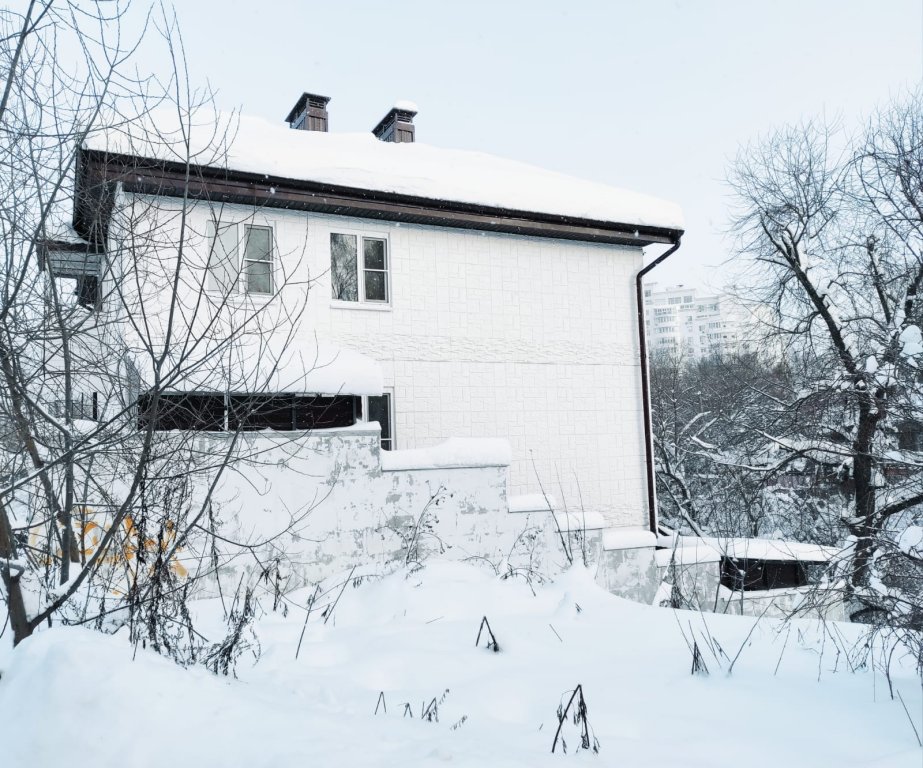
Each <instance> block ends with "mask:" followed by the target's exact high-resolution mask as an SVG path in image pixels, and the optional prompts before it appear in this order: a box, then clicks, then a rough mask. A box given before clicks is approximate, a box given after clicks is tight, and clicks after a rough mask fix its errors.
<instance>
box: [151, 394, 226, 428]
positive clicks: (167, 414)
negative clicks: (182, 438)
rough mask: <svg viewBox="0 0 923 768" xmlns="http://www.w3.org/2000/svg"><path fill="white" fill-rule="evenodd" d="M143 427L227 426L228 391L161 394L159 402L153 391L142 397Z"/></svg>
mask: <svg viewBox="0 0 923 768" xmlns="http://www.w3.org/2000/svg"><path fill="white" fill-rule="evenodd" d="M138 409H139V417H138V422H139V427H140V428H141V429H146V428H147V427H148V425H149V424H151V423H153V424H154V429H157V430H168V429H191V430H197V431H200V432H220V431H221V430H223V429H224V395H192V394H190V395H187V394H182V395H163V394H162V395H160V397H159V398H157V401H156V404H155V403H154V398H153V397H152V396H151V395H150V394H144V395H141V397H140V398H139V399H138Z"/></svg>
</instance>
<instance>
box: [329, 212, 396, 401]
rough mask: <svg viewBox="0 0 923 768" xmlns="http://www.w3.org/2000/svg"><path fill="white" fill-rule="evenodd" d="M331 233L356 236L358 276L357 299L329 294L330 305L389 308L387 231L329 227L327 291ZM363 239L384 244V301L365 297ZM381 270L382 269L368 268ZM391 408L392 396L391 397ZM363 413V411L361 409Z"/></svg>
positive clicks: (389, 261)
mask: <svg viewBox="0 0 923 768" xmlns="http://www.w3.org/2000/svg"><path fill="white" fill-rule="evenodd" d="M331 235H350V236H352V237H355V238H356V273H357V278H358V300H357V301H349V300H348V299H335V298H333V296H332V295H331V297H330V305H331V306H333V307H338V308H341V309H380V310H389V309H391V302H392V288H393V281H392V280H391V272H392V263H391V238H390V237H389V236H388V233H387V232H375V231H370V230H362V229H352V228H349V227H331V228H330V229H329V230H328V231H327V233H326V241H325V242H326V252H327V274H328V275H330V276H331V281H330V288H329V291H330V293H332V290H333V285H332V271H333V264H332V261H331V260H332V258H333V253H332V251H331ZM363 240H382V241H383V242H384V244H385V269H384V270H383V271H384V275H385V296H386V297H387V298H386V299H385V300H384V301H381V300H378V299H367V298H365V251H364V249H363V246H362V241H363ZM370 271H382V270H370ZM392 410H393V397H392ZM363 413H364V411H363Z"/></svg>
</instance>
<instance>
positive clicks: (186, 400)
mask: <svg viewBox="0 0 923 768" xmlns="http://www.w3.org/2000/svg"><path fill="white" fill-rule="evenodd" d="M357 400H358V398H356V397H353V396H352V395H338V396H336V397H320V396H314V395H288V394H283V395H229V396H227V397H225V396H224V395H217V394H167V395H161V396H160V398H159V399H158V401H157V406H156V412H154V406H153V398H152V397H151V396H150V395H149V394H145V395H142V396H141V398H140V399H139V401H138V407H139V426H140V428H141V429H144V428H146V427H147V425H148V424H150V423H151V422H153V424H154V429H157V430H168V429H185V430H197V431H204V432H221V431H224V430H225V416H227V421H226V423H227V427H226V428H227V429H228V430H229V431H232V432H235V431H237V430H242V431H254V430H259V429H274V430H278V431H282V432H290V431H294V430H310V429H333V428H335V427H348V426H352V425H353V424H354V423H355V421H356V417H355V413H356V401H357Z"/></svg>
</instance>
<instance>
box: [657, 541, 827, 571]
mask: <svg viewBox="0 0 923 768" xmlns="http://www.w3.org/2000/svg"><path fill="white" fill-rule="evenodd" d="M664 543H668V542H667V541H664ZM841 554H842V550H841V549H839V548H837V547H825V546H821V545H820V544H808V543H805V542H801V541H782V540H779V539H746V538H717V537H705V538H700V537H698V536H681V537H679V539H678V540H677V541H676V547H675V549H674V547H673V543H672V542H669V543H668V547H667V548H666V549H662V550H660V551H659V552H658V553H657V555H658V558H657V559H658V564H659V565H661V566H665V565H667V564H669V562H670V559H671V558H673V557H674V556H675V558H676V562H677V563H678V564H681V565H690V564H692V563H708V562H715V561H717V560H719V559H720V558H721V557H722V556H726V557H731V558H734V559H737V560H774V561H779V560H795V561H799V562H821V563H825V562H829V561H831V560H834V559H836V558H837V557H838V556H840V555H841Z"/></svg>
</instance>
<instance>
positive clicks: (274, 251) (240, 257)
mask: <svg viewBox="0 0 923 768" xmlns="http://www.w3.org/2000/svg"><path fill="white" fill-rule="evenodd" d="M209 222H210V225H211V227H214V230H215V233H216V236H217V232H218V231H219V228H220V229H222V230H224V229H229V228H231V227H234V229H235V240H236V241H237V253H236V261H235V264H234V270H235V271H236V273H237V274H236V277H235V278H234V281H233V285H232V286H231V290H230V291H228V292H227V296H228V298H230V297H232V296H236V297H250V298H254V299H267V298H270V297H272V296H274V295H275V293H276V290H277V280H276V274H277V272H278V262H279V255H278V254H279V247H278V242H277V240H276V227H275V226H274V225H273V223H272V222H271V221H267V220H265V219H263V218H256V217H253V216H250V217H243V218H237V217H235V218H234V220H230V221H225V220H224V219H223V217H221V218H219V217H217V216H214V215H211V217H210V219H209ZM248 227H254V228H257V229H268V230H269V237H270V240H271V245H270V251H269V257H270V258H269V265H270V266H269V281H270V288H269V292H268V293H267V292H263V291H249V290H247V262H249V261H254V262H255V261H258V260H257V259H248V258H247V254H246V251H247V228H248ZM206 232H208V230H207V229H206ZM205 240H206V242H205V247H206V253H207V258H206V263H205V273H206V274H205V290H206V292H208V293H210V294H218V295H222V296H223V295H224V291H223V289H222V288H220V287H215V286H214V285H213V282H215V278H214V277H213V276H212V269H211V254H212V250H213V248H214V247H215V241H214V240H210V239H209V237H208V235H207V234H206V238H205Z"/></svg>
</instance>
